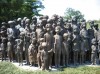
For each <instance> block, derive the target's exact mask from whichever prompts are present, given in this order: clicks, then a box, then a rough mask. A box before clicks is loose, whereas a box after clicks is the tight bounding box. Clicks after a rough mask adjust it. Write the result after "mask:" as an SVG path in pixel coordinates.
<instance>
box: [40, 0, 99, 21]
mask: <svg viewBox="0 0 100 74" xmlns="http://www.w3.org/2000/svg"><path fill="white" fill-rule="evenodd" d="M43 5H44V7H45V8H44V9H43V10H42V11H41V12H40V13H42V14H43V15H49V16H50V17H51V16H52V15H53V14H58V15H60V16H64V12H65V10H66V9H67V8H73V9H75V10H79V11H80V12H81V13H82V14H84V18H85V19H86V20H99V19H100V0H44V1H43Z"/></svg>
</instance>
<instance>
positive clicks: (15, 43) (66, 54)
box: [0, 15, 100, 70]
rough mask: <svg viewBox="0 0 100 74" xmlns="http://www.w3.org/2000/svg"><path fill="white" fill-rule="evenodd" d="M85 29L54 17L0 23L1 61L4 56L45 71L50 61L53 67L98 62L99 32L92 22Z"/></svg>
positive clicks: (72, 21) (56, 16) (20, 63)
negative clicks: (0, 25)
mask: <svg viewBox="0 0 100 74" xmlns="http://www.w3.org/2000/svg"><path fill="white" fill-rule="evenodd" d="M89 24H90V29H87V23H86V21H85V20H81V21H80V22H78V21H77V19H76V18H75V17H74V18H72V20H64V19H63V18H62V17H60V16H58V15H53V16H52V17H51V18H49V17H48V16H47V15H46V16H40V17H39V19H37V18H36V17H32V19H31V20H30V19H28V18H27V17H24V18H23V19H21V18H18V19H17V20H16V19H15V20H13V21H8V23H5V22H3V23H2V25H3V26H2V27H1V28H0V36H1V37H0V38H1V39H0V40H1V52H2V56H1V57H2V60H4V59H5V60H6V57H7V56H8V58H9V60H10V61H13V60H16V61H18V62H19V65H23V59H24V58H25V60H26V64H30V65H31V66H32V65H36V64H38V67H39V68H42V70H49V68H50V67H52V62H53V61H54V64H55V67H56V68H59V67H60V66H61V64H62V66H64V67H65V66H69V65H70V64H71V63H73V64H74V65H78V63H80V64H83V63H85V62H86V61H89V62H90V61H91V62H92V64H93V65H95V64H96V63H97V59H98V60H99V62H100V39H99V38H100V37H99V35H100V32H99V29H98V24H95V23H94V21H91V22H90V23H89Z"/></svg>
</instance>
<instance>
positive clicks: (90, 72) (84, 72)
mask: <svg viewBox="0 0 100 74" xmlns="http://www.w3.org/2000/svg"><path fill="white" fill-rule="evenodd" d="M99 69H100V67H87V66H79V67H75V68H74V67H68V68H64V71H54V72H53V71H51V72H47V71H26V70H23V69H19V68H17V67H15V66H14V65H13V64H11V63H9V62H0V74H100V70H99Z"/></svg>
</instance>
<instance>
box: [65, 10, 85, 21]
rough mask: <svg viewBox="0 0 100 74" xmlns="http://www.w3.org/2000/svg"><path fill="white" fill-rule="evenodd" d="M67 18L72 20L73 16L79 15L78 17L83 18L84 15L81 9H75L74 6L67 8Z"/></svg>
mask: <svg viewBox="0 0 100 74" xmlns="http://www.w3.org/2000/svg"><path fill="white" fill-rule="evenodd" d="M64 14H65V18H66V19H69V20H71V19H72V18H73V17H77V19H79V20H80V19H83V18H84V15H82V13H81V12H80V11H79V10H74V9H72V8H67V9H66V11H65V13H64Z"/></svg>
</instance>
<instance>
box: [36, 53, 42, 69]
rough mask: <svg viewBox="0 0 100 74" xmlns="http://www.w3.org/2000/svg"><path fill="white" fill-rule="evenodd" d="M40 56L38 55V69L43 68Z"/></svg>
mask: <svg viewBox="0 0 100 74" xmlns="http://www.w3.org/2000/svg"><path fill="white" fill-rule="evenodd" d="M40 56H41V55H40V54H37V62H38V67H39V68H41V58H40Z"/></svg>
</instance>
